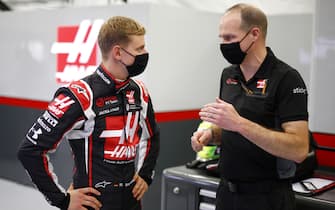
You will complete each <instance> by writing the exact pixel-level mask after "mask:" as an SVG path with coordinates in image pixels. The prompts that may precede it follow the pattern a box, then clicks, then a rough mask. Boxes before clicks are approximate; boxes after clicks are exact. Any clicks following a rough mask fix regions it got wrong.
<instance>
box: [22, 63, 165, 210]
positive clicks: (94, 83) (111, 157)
mask: <svg viewBox="0 0 335 210" xmlns="http://www.w3.org/2000/svg"><path fill="white" fill-rule="evenodd" d="M62 139H68V141H69V143H70V146H71V149H72V152H73V156H74V163H75V168H74V174H73V184H74V188H75V189H76V188H82V187H94V188H96V189H97V190H99V191H100V192H101V196H97V198H98V199H99V200H100V201H101V203H102V205H103V207H102V208H101V209H103V210H107V209H108V210H110V209H140V208H141V207H140V203H139V202H137V201H136V200H135V199H134V198H133V196H132V193H131V189H132V187H133V186H134V183H133V182H134V181H133V176H134V174H135V173H138V174H139V176H141V177H142V178H143V179H144V180H145V181H146V182H147V184H148V185H149V184H150V183H151V181H152V178H153V172H154V167H155V164H156V160H157V156H158V152H159V128H158V126H157V124H156V121H155V116H154V111H153V107H152V103H151V99H150V96H149V94H148V92H147V90H146V88H145V87H144V84H143V83H142V82H140V81H135V80H133V79H128V80H127V81H125V82H119V81H116V80H115V79H114V78H113V76H112V75H111V74H110V73H108V72H107V71H106V70H105V69H104V67H103V66H102V65H101V66H99V67H98V68H97V70H96V72H95V73H93V74H92V75H90V76H87V77H85V78H84V79H82V80H79V81H76V82H72V83H70V84H69V85H67V86H64V87H61V88H59V89H58V90H57V92H56V93H55V97H54V99H53V101H51V102H50V103H49V105H48V109H47V110H46V111H45V112H44V113H43V114H42V115H41V116H40V117H39V118H38V119H37V121H36V122H35V124H34V125H33V126H32V128H31V129H30V130H29V131H28V133H27V135H26V138H25V139H24V141H23V143H22V145H21V146H20V148H19V151H18V157H19V159H20V160H21V162H22V164H23V166H24V167H25V169H26V170H27V171H28V173H29V174H30V176H31V178H32V181H33V182H34V183H35V184H36V186H37V188H38V189H39V190H40V191H41V192H42V193H43V194H44V195H45V197H46V199H47V200H48V201H49V202H50V203H51V204H52V205H54V206H57V207H59V208H61V209H67V207H68V204H69V194H68V193H67V192H66V190H64V188H62V186H60V185H59V184H58V183H57V176H56V174H55V173H54V172H53V170H52V165H51V163H50V162H49V158H48V153H49V152H51V151H53V150H55V148H56V147H57V145H58V144H59V142H60V141H61V140H62Z"/></svg>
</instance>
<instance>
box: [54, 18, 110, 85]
mask: <svg viewBox="0 0 335 210" xmlns="http://www.w3.org/2000/svg"><path fill="white" fill-rule="evenodd" d="M103 22H104V21H103V20H101V19H99V20H94V21H93V22H92V21H90V20H83V21H82V22H81V23H80V25H79V26H60V27H58V30H57V41H56V42H54V43H53V45H52V47H51V53H53V54H56V55H57V73H56V80H57V82H58V83H68V82H72V81H74V80H78V79H81V78H83V77H85V76H87V75H89V74H91V73H92V72H93V71H95V69H96V66H97V62H98V61H97V51H98V49H97V48H98V47H97V37H98V33H99V30H100V28H101V25H102V24H103Z"/></svg>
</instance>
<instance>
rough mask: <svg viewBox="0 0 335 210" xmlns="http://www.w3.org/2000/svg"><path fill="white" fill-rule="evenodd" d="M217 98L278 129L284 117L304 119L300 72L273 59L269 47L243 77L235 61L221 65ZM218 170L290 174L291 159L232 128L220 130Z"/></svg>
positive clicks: (229, 175) (240, 176) (234, 176)
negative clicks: (249, 75) (253, 71)
mask: <svg viewBox="0 0 335 210" xmlns="http://www.w3.org/2000/svg"><path fill="white" fill-rule="evenodd" d="M220 98H221V99H223V100H224V101H226V102H228V103H231V104H232V105H233V106H234V107H235V109H236V110H237V112H238V113H239V114H240V115H241V116H242V117H244V118H247V119H249V120H251V121H253V122H255V123H258V124H260V125H262V126H264V127H266V128H269V129H274V130H282V128H281V124H282V123H285V122H288V121H296V120H308V112H307V89H306V85H305V83H304V81H303V79H302V78H301V76H300V74H299V73H298V72H297V71H296V70H295V69H293V68H292V67H290V66H289V65H287V64H286V63H284V62H282V61H281V60H279V59H277V58H276V57H275V55H274V54H273V52H272V51H271V49H270V48H267V55H266V57H265V60H264V61H263V63H262V64H261V66H260V68H259V69H258V71H257V72H256V74H255V75H254V76H253V77H252V78H251V79H250V80H249V81H245V79H244V76H243V74H242V72H241V69H240V67H239V65H232V66H229V67H228V68H226V69H224V70H223V72H222V75H221V87H220ZM221 150H222V151H221V159H220V166H219V167H220V171H221V174H222V177H224V178H226V179H228V180H235V181H256V180H260V179H278V178H288V177H292V176H293V175H294V173H295V164H294V162H293V161H289V160H284V159H282V158H278V157H275V156H273V155H271V154H269V153H268V152H266V151H264V150H263V149H261V148H259V147H258V146H256V145H255V144H253V143H252V142H250V141H249V140H248V139H246V138H244V137H243V136H242V135H240V134H239V133H236V132H231V131H225V130H224V131H223V132H222V147H221Z"/></svg>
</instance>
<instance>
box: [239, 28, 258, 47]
mask: <svg viewBox="0 0 335 210" xmlns="http://www.w3.org/2000/svg"><path fill="white" fill-rule="evenodd" d="M251 30H252V28H250V29H249V31H248V32H247V33H246V34H245V35H244V37H243V38H242V39H241V41H240V43H241V42H242V41H243V40H244V39H245V37H247V36H248V34H249V33H250V31H251ZM254 43H255V41H253V42H252V43H251V44H250V45H249V47H248V48H247V50H246V51H245V53H247V52H248V50H249V49H250V48H251V47H252V45H253V44H254Z"/></svg>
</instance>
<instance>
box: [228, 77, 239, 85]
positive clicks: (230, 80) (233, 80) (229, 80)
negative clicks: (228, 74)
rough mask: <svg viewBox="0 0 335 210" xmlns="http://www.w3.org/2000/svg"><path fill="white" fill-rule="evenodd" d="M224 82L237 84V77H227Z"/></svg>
mask: <svg viewBox="0 0 335 210" xmlns="http://www.w3.org/2000/svg"><path fill="white" fill-rule="evenodd" d="M226 84H227V85H237V84H238V80H237V79H233V78H228V79H227V80H226Z"/></svg>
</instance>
